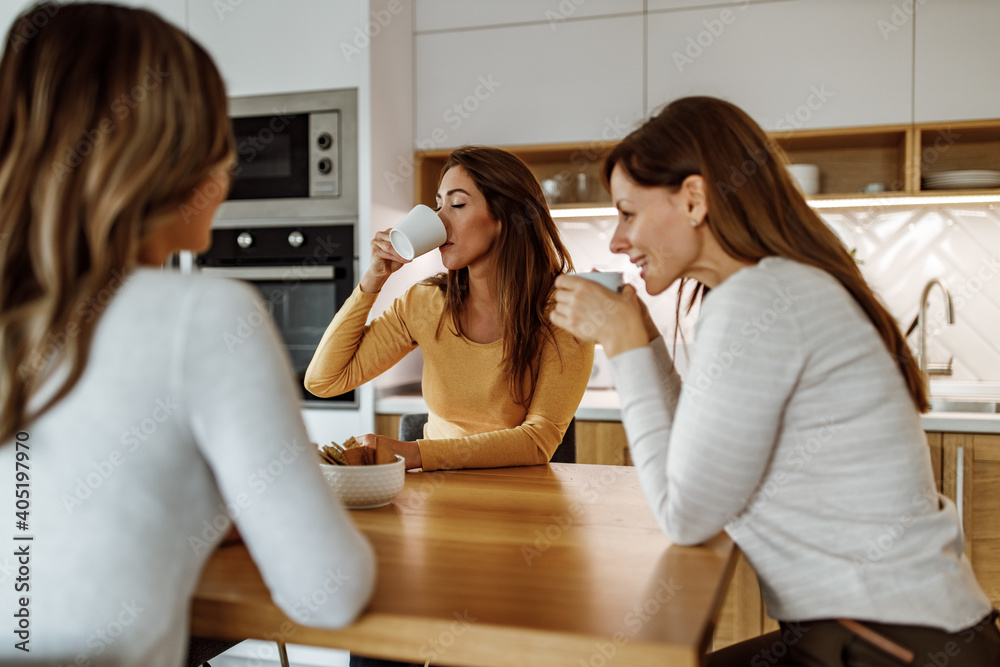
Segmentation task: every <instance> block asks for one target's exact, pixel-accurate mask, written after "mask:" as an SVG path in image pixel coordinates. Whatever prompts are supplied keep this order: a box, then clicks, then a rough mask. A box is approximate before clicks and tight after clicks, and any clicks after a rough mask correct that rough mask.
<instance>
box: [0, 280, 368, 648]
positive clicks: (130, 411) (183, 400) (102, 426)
mask: <svg viewBox="0 0 1000 667" xmlns="http://www.w3.org/2000/svg"><path fill="white" fill-rule="evenodd" d="M108 297H110V301H108ZM88 308H91V310H92V312H93V313H94V314H95V315H96V314H98V313H100V314H101V317H100V320H99V321H98V324H97V328H96V332H95V336H94V338H93V341H92V346H91V353H90V360H89V362H88V363H87V367H86V370H85V372H84V375H83V377H82V378H81V380H80V382H79V383H78V384H77V385H76V387H75V388H74V389H73V390H72V392H71V393H70V394H69V395H68V396H67V397H66V398H65V399H64V400H62V401H61V402H60V403H58V404H57V405H56V406H55V407H54V408H53V409H52V410H51V411H50V412H48V413H47V414H45V415H44V416H43V417H42V418H41V419H40V420H38V421H36V422H35V423H33V424H30V425H29V426H28V427H27V428H26V429H25V432H26V433H27V434H28V439H27V445H28V448H27V450H24V449H23V448H22V451H28V452H29V458H28V459H27V461H26V462H25V463H26V465H27V466H28V467H29V468H30V470H29V475H30V510H29V512H28V517H27V518H28V520H27V524H28V529H27V530H18V529H15V526H14V516H15V509H16V508H15V499H14V494H13V492H12V489H13V483H12V482H13V479H14V475H15V464H16V461H15V457H16V451H15V450H16V447H15V446H14V444H13V443H11V442H7V443H3V444H2V446H0V478H2V479H3V480H5V481H4V483H3V484H2V485H0V490H2V493H0V516H2V517H3V519H4V524H5V526H6V530H5V531H4V532H3V533H2V535H3V539H4V546H3V551H2V553H3V555H0V579H2V581H0V589H2V590H3V592H2V594H0V617H3V618H4V619H6V625H7V626H10V624H11V619H12V618H14V614H15V613H17V612H18V610H19V609H21V608H22V607H21V600H20V598H21V597H25V598H28V599H29V603H28V605H27V608H28V610H29V614H30V640H29V643H28V644H27V646H26V648H28V649H29V652H24V651H22V650H20V649H18V648H16V647H15V645H16V643H18V642H19V641H21V640H20V638H19V637H17V636H15V635H12V634H11V633H10V632H9V630H8V631H5V633H4V634H5V638H4V641H3V642H0V664H3V665H12V664H46V665H57V664H62V665H70V664H73V665H119V664H120V665H145V666H147V667H149V666H170V667H177V666H178V665H181V664H183V660H184V656H185V650H186V644H187V636H188V613H189V612H188V608H189V606H190V598H191V595H192V593H193V591H194V588H195V585H196V584H197V581H198V577H199V574H200V572H201V569H202V566H203V565H204V563H205V561H206V560H207V558H208V557H209V555H210V554H211V552H212V550H213V549H214V548H215V546H216V545H217V544H218V542H219V541H220V540H221V538H222V537H223V535H224V534H225V532H226V530H227V529H228V527H229V526H228V523H229V516H230V515H232V517H233V518H234V519H235V522H236V525H237V526H238V528H239V530H240V533H241V534H242V536H243V540H244V542H245V543H246V545H247V548H248V549H249V551H250V554H251V555H252V557H253V559H254V561H255V562H256V564H257V566H258V567H259V568H260V571H261V574H262V576H263V578H264V581H265V583H266V584H267V586H268V588H270V590H271V593H272V596H273V598H274V600H275V601H276V603H277V604H278V605H279V606H280V607H281V608H282V609H283V610H284V611H285V613H287V614H288V615H289V616H290V617H291V618H292V619H293V620H295V621H297V622H300V623H303V624H306V625H315V626H328V627H340V626H343V625H346V624H347V623H350V622H351V621H352V620H353V618H354V617H355V616H356V615H357V614H358V613H359V611H360V610H361V609H362V607H363V606H364V605H365V603H366V602H367V600H368V598H369V596H370V593H371V590H372V587H373V582H374V575H375V566H374V558H373V553H372V550H371V547H370V545H369V544H368V542H367V541H366V540H365V538H364V537H363V536H362V535H361V534H360V533H359V532H358V531H357V529H356V528H355V527H354V525H353V523H352V522H351V520H350V518H349V516H348V513H347V512H346V511H345V510H344V509H343V508H342V507H341V506H340V504H339V502H338V500H337V499H336V496H335V495H333V493H332V490H331V489H329V487H328V486H327V485H326V483H325V482H324V480H323V478H322V475H321V473H320V471H319V468H318V465H317V463H318V460H317V456H316V453H315V446H313V445H311V444H310V442H309V439H308V437H307V435H306V431H305V427H304V425H303V422H302V417H301V413H300V411H299V406H298V401H297V395H298V392H297V390H296V389H295V385H294V380H293V378H292V373H291V369H290V366H289V363H288V359H287V356H286V354H285V352H284V350H283V349H282V348H281V345H280V340H279V338H278V333H277V331H276V329H275V328H274V326H273V324H272V323H271V321H270V320H269V319H268V318H267V317H266V309H265V306H264V304H263V302H262V301H261V299H260V298H259V297H258V296H257V295H256V294H255V293H254V291H253V290H252V288H250V287H248V286H245V285H242V284H239V283H236V282H231V281H226V280H220V279H213V278H205V277H190V276H181V275H177V274H171V273H162V272H159V271H157V270H152V269H139V270H137V271H135V272H134V273H133V274H131V275H130V276H129V277H128V278H127V279H126V280H125V281H124V284H123V285H122V284H117V285H112V286H111V288H110V289H109V290H108V292H107V294H104V295H103V297H99V299H98V300H97V301H95V302H94V303H92V304H89V306H88ZM102 311H103V312H102ZM36 404H37V401H36ZM12 534H13V535H17V536H21V537H24V536H31V537H33V540H31V541H17V542H14V541H13V540H12ZM25 546H26V547H27V548H28V549H29V553H30V556H29V558H28V568H29V571H30V574H29V576H28V580H27V582H26V583H27V584H28V589H27V590H24V591H22V592H15V591H16V589H15V585H16V584H17V582H16V581H15V580H16V578H17V576H18V568H19V567H20V565H19V563H18V562H17V560H18V559H17V558H13V557H11V555H12V553H13V550H14V549H15V548H21V547H25ZM22 583H25V582H22Z"/></svg>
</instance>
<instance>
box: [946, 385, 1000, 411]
mask: <svg viewBox="0 0 1000 667" xmlns="http://www.w3.org/2000/svg"><path fill="white" fill-rule="evenodd" d="M930 389H931V412H976V413H984V414H997V413H998V412H1000V383H997V382H955V381H947V380H939V381H935V380H931V384H930Z"/></svg>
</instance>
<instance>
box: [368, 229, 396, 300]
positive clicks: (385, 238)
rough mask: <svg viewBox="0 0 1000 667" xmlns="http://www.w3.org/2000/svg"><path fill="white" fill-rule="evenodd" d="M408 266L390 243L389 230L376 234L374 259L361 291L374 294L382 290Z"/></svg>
mask: <svg viewBox="0 0 1000 667" xmlns="http://www.w3.org/2000/svg"><path fill="white" fill-rule="evenodd" d="M403 264H406V260H405V259H403V258H402V257H400V256H399V253H397V252H396V251H395V250H394V249H393V247H392V243H390V242H389V230H384V231H381V232H376V233H375V238H373V239H372V259H371V262H369V264H368V270H367V271H365V275H364V276H362V278H361V291H362V292H365V293H366V294H374V293H376V292H378V291H380V290H381V289H382V285H384V284H385V281H386V280H388V279H389V276H391V275H392V274H393V273H395V272H396V271H399V269H400V268H402V266H403Z"/></svg>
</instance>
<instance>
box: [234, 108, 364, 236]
mask: <svg viewBox="0 0 1000 667" xmlns="http://www.w3.org/2000/svg"><path fill="white" fill-rule="evenodd" d="M229 117H230V120H231V122H232V127H233V135H234V137H235V140H236V154H237V165H236V167H235V169H234V172H233V177H234V178H233V182H232V186H231V188H230V192H229V196H228V198H227V201H226V202H225V203H224V204H223V206H222V208H221V209H220V211H219V215H218V216H217V220H219V221H220V222H221V221H225V220H242V221H246V220H255V219H256V220H280V219H303V218H322V219H324V220H331V219H333V220H343V221H345V222H346V221H354V220H356V219H357V215H358V96H357V90H356V89H353V88H352V89H343V90H327V91H315V92H307V93H289V94H282V95H263V96H256V97H234V98H230V100H229ZM265 224H271V223H270V222H266V223H265Z"/></svg>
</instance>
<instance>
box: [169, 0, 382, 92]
mask: <svg viewBox="0 0 1000 667" xmlns="http://www.w3.org/2000/svg"><path fill="white" fill-rule="evenodd" d="M395 18H396V15H393V14H392V13H391V12H389V10H388V9H386V10H384V15H379V16H371V15H369V12H368V2H366V1H365V0H338V1H337V2H330V1H329V0H284V1H283V2H274V1H273V0H213V1H212V2H206V1H205V0H189V2H188V20H189V26H190V30H191V35H192V36H193V37H195V38H196V39H198V40H199V41H200V42H201V43H202V44H203V45H204V46H205V48H206V49H208V51H209V52H210V53H211V54H212V57H213V58H215V61H216V63H217V64H218V65H219V67H220V69H221V70H222V75H223V77H224V78H225V80H226V84H227V87H228V89H229V94H230V95H233V96H240V95H266V94H271V93H283V92H294V91H303V90H325V89H331V88H354V87H358V86H360V85H361V82H362V80H363V78H364V77H365V75H366V74H365V68H364V66H363V62H364V60H365V58H364V57H362V54H363V53H365V52H366V51H367V49H368V48H369V46H370V44H371V40H373V39H379V37H380V35H381V33H382V31H383V30H384V29H385V26H386V25H388V24H389V23H390V22H391V21H392V20H393V19H395Z"/></svg>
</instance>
